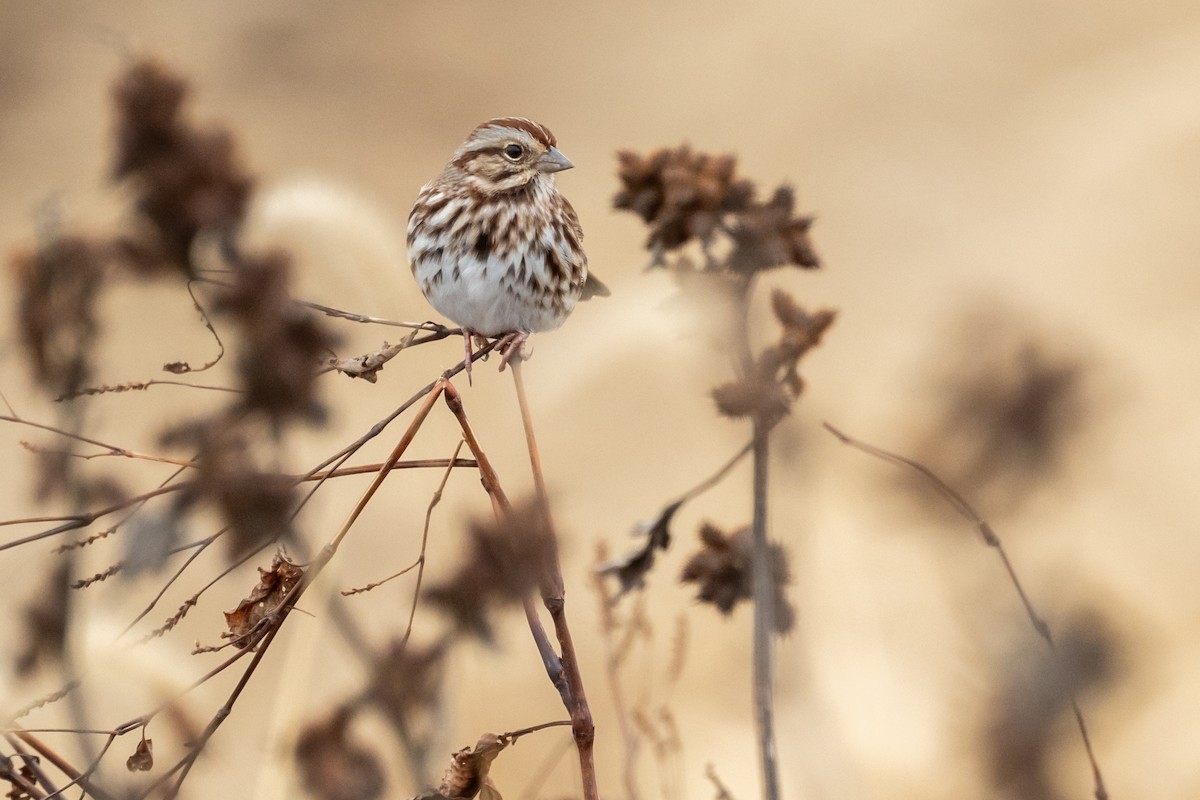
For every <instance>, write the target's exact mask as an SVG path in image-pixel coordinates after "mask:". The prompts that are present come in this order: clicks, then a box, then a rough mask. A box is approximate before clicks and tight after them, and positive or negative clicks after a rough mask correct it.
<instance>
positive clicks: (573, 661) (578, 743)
mask: <svg viewBox="0 0 1200 800" xmlns="http://www.w3.org/2000/svg"><path fill="white" fill-rule="evenodd" d="M510 365H511V367H512V375H513V385H514V386H515V387H516V391H517V403H518V405H520V407H521V422H522V424H523V425H524V426H525V442H526V444H527V446H528V448H529V464H530V467H531V469H532V470H533V480H534V485H535V486H536V487H537V493H538V500H539V502H540V505H541V507H542V513H544V514H545V515H546V525H547V528H548V530H549V531H550V532H551V533H552V534H554V536H555V541H557V534H555V533H554V532H555V527H554V520H553V518H552V517H551V515H550V504H549V500H548V498H547V495H546V478H545V476H544V475H543V474H542V458H541V455H540V454H539V453H538V447H537V440H536V439H535V437H534V433H533V418H532V415H531V414H530V413H529V399H528V397H527V395H526V392H525V380H524V378H523V377H522V364H521V359H520V358H516V359H514V360H513V361H512V362H511V363H510ZM551 565H552V566H551V569H552V570H553V574H552V575H551V576H549V581H548V584H547V582H545V581H544V582H543V589H542V602H543V603H544V604H545V606H546V610H547V611H549V612H550V618H551V619H552V620H553V621H554V632H555V634H556V636H557V637H558V646H559V651H560V653H561V658H562V668H563V675H564V677H565V678H566V682H567V688H568V690H569V692H570V704H569V705H568V707H567V710H568V711H570V713H571V723H572V725H571V730H572V733H573V734H574V736H575V747H576V749H577V750H578V751H579V770H580V774H581V776H582V779H583V797H584V800H599V797H600V794H599V790H598V788H597V785H596V765H595V758H594V754H593V749H592V743H593V741H594V740H595V738H596V729H595V725H594V724H593V722H592V711H591V709H590V708H589V707H588V702H587V694H586V692H585V691H584V688H583V676H582V674H581V673H580V671H579V659H578V658H577V656H576V655H575V643H574V641H573V639H572V637H571V628H570V626H569V625H568V624H567V614H566V601H565V598H564V594H565V590H564V585H563V577H562V568H561V566H560V565H559V562H558V553H557V550H556V551H555V553H554V554H553V558H552V559H551ZM548 589H549V590H550V591H547V590H548Z"/></svg>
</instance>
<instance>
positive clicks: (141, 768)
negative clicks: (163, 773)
mask: <svg viewBox="0 0 1200 800" xmlns="http://www.w3.org/2000/svg"><path fill="white" fill-rule="evenodd" d="M153 767H154V740H153V739H142V740H141V741H140V742H138V745H137V749H136V750H134V751H133V755H131V756H130V757H129V758H127V759H126V760H125V769H127V770H129V771H130V772H149V771H150V770H151V769H152V768H153Z"/></svg>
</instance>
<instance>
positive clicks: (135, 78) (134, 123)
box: [113, 60, 252, 275]
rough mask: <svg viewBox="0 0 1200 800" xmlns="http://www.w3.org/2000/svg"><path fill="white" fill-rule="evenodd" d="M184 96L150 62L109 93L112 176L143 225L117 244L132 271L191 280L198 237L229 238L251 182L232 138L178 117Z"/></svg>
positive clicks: (183, 87)
mask: <svg viewBox="0 0 1200 800" xmlns="http://www.w3.org/2000/svg"><path fill="white" fill-rule="evenodd" d="M187 92H188V88H187V84H186V82H185V81H184V80H183V79H182V78H180V77H178V76H177V75H175V74H173V73H172V72H170V71H169V70H168V69H167V68H166V67H165V66H163V65H162V64H160V63H159V62H157V61H153V60H146V61H140V62H137V63H135V64H134V65H133V66H132V67H131V68H130V69H129V70H128V71H127V72H126V73H125V75H124V76H123V77H122V78H121V80H120V82H119V83H118V84H117V86H116V89H115V90H114V92H113V99H114V101H115V104H116V107H117V153H116V159H115V163H114V165H113V177H114V178H116V179H117V180H118V181H121V182H124V183H127V184H129V185H130V186H131V187H132V188H133V191H134V194H135V196H136V200H135V205H136V208H137V211H138V214H139V218H140V219H141V221H142V222H143V223H144V224H143V225H142V226H141V228H140V229H139V231H138V233H137V234H135V235H134V236H132V237H128V238H125V239H123V241H122V244H123V246H124V247H125V249H126V252H127V254H128V255H129V256H130V259H129V260H130V262H131V264H133V265H135V266H137V267H139V268H141V269H144V270H149V271H156V270H179V271H181V272H183V273H184V274H185V275H191V274H192V267H191V250H192V244H193V242H194V241H195V239H196V237H197V235H198V234H200V233H201V232H213V233H216V234H218V235H219V236H221V237H223V238H224V237H228V236H230V235H232V234H233V232H234V231H235V229H236V227H237V225H238V224H239V223H240V222H241V220H242V218H243V217H244V216H245V213H246V207H247V204H248V201H249V197H250V191H251V186H252V181H251V180H250V178H249V177H248V176H247V175H246V174H245V173H244V172H243V171H242V169H241V167H240V166H239V165H238V163H237V159H236V156H235V154H234V148H233V137H232V136H231V135H230V134H229V133H228V132H227V131H225V130H222V129H208V130H205V129H201V128H198V127H196V126H194V125H191V124H190V123H188V122H187V121H186V120H185V119H184V118H183V116H182V114H181V111H182V109H183V101H184V100H185V99H186V97H187Z"/></svg>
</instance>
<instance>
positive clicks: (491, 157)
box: [450, 117, 575, 194]
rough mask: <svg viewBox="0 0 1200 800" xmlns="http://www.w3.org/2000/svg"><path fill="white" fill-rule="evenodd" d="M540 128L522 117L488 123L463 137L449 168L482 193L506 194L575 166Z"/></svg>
mask: <svg viewBox="0 0 1200 800" xmlns="http://www.w3.org/2000/svg"><path fill="white" fill-rule="evenodd" d="M557 143H558V140H557V139H555V138H554V134H553V133H551V132H550V131H549V129H547V128H546V127H545V126H544V125H539V124H538V123H536V122H533V121H532V120H528V119H524V118H523V117H501V118H499V119H492V120H488V121H487V122H485V123H483V124H482V125H480V126H479V127H478V128H476V129H475V130H473V131H471V135H470V136H469V137H467V141H465V142H463V144H462V146H461V147H459V148H458V150H456V151H455V153H454V159H453V160H452V161H451V162H450V166H451V167H453V168H456V169H458V170H461V171H462V172H463V173H465V175H466V179H467V181H468V182H469V183H470V184H471V185H472V186H473V187H474V188H476V189H478V190H479V191H481V192H482V193H484V194H496V193H498V192H510V191H513V190H515V189H520V188H522V187H524V186H526V185H528V184H529V183H531V182H532V181H535V180H538V179H542V178H547V179H548V176H550V175H552V174H553V173H555V172H560V171H561V170H564V169H570V168H571V167H573V166H575V165H574V164H572V163H571V161H570V159H568V158H567V157H566V156H564V155H563V154H562V153H560V152H559V150H558V148H557V147H555V145H556V144H557Z"/></svg>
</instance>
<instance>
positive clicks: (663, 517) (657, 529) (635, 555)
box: [596, 500, 684, 600]
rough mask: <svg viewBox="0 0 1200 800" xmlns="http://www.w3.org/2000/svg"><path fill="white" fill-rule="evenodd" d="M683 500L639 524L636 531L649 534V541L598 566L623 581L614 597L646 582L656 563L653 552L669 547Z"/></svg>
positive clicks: (638, 587)
mask: <svg viewBox="0 0 1200 800" xmlns="http://www.w3.org/2000/svg"><path fill="white" fill-rule="evenodd" d="M683 502H684V501H683V500H677V501H675V502H674V503H671V504H670V505H668V506H666V507H665V508H664V509H663V510H662V511H660V512H659V514H658V517H657V518H655V520H654V521H653V522H652V523H650V524H648V525H640V526H638V529H637V530H635V533H639V534H645V535H646V544H645V545H644V546H642V547H640V548H638V549H637V550H634V551H633V552H631V553H627V554H625V555H623V556H620V557H619V558H614V559H612V560H611V561H606V562H605V563H603V564H600V565H599V566H597V567H596V571H597V572H599V573H600V574H602V575H615V576H616V577H617V579H618V580H619V581H620V582H621V589H620V591H619V592H618V593H617V596H616V597H615V598H614V600H617V599H620V597H621V595H623V594H625V593H626V592H628V591H630V590H633V589H641V588H642V587H643V586H645V583H646V575H647V574H648V573H649V572H650V568H651V567H653V566H654V556H655V553H656V552H657V551H659V550H666V549H667V547H668V546H670V544H671V530H670V525H671V519H672V518H673V517H674V516H675V512H676V511H678V510H679V509H680V507H681V506H682V505H683Z"/></svg>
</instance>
